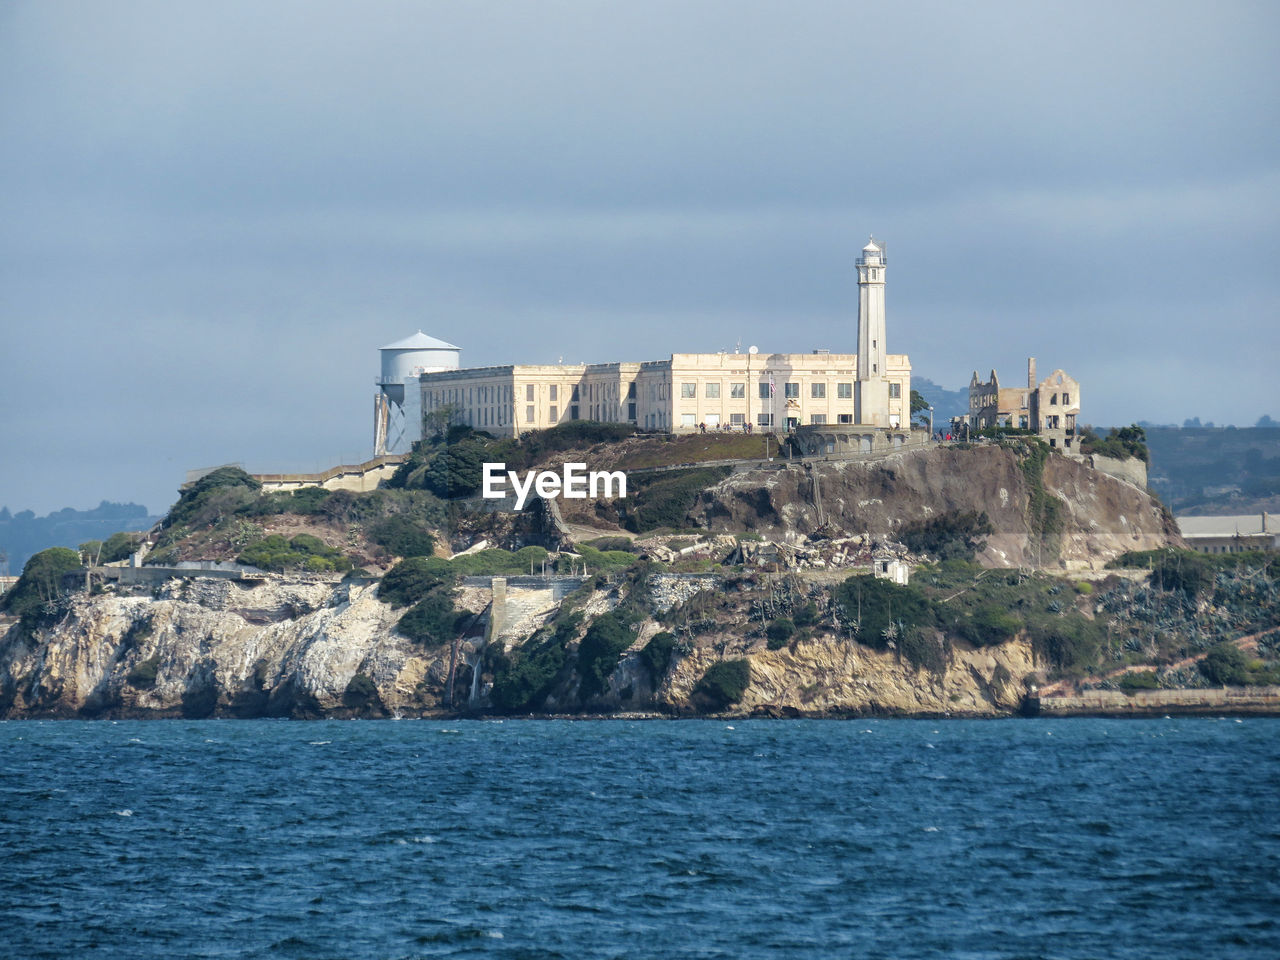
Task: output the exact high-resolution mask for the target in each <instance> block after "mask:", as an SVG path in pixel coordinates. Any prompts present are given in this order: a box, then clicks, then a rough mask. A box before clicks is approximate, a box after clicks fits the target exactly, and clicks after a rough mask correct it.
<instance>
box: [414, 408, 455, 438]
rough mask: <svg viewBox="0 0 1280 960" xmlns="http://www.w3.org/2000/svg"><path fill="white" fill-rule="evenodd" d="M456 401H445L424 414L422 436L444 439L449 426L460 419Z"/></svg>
mask: <svg viewBox="0 0 1280 960" xmlns="http://www.w3.org/2000/svg"><path fill="white" fill-rule="evenodd" d="M458 412H459V408H458V405H457V404H456V403H445V404H441V405H440V406H438V407H436V408H435V409H434V410H428V411H427V412H426V413H424V414H423V415H422V438H423V439H424V440H431V441H433V442H437V441H439V440H442V439H444V436H445V434H446V433H447V432H448V430H449V428H450V427H452V426H453V425H454V424H455V423H456V422H457V420H458Z"/></svg>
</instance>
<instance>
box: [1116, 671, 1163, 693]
mask: <svg viewBox="0 0 1280 960" xmlns="http://www.w3.org/2000/svg"><path fill="white" fill-rule="evenodd" d="M1116 685H1117V686H1119V687H1120V689H1121V690H1159V689H1160V681H1159V680H1158V679H1157V678H1156V672H1155V671H1154V670H1130V671H1129V672H1128V673H1126V674H1124V675H1123V676H1121V677H1120V679H1119V680H1117V681H1116Z"/></svg>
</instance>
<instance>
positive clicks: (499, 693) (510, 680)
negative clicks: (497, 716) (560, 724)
mask: <svg viewBox="0 0 1280 960" xmlns="http://www.w3.org/2000/svg"><path fill="white" fill-rule="evenodd" d="M581 622H582V614H581V613H573V614H570V615H569V616H568V617H566V618H565V619H564V620H563V621H562V622H560V623H558V624H557V625H556V628H555V630H554V631H553V632H552V633H551V635H550V636H548V637H546V639H544V640H543V641H542V642H541V643H539V644H538V645H537V646H535V647H533V649H532V650H528V651H526V650H525V649H523V648H522V649H521V650H520V651H519V652H518V653H515V652H514V651H513V653H514V654H515V659H514V660H509V659H507V658H506V657H504V656H502V655H501V654H500V653H499V654H496V662H495V663H494V675H493V689H492V691H491V692H490V695H489V696H490V700H491V702H492V703H493V705H494V707H495V708H496V709H498V710H500V711H502V712H504V713H524V712H527V711H530V710H536V709H537V708H538V707H539V706H540V705H541V704H542V702H543V701H544V700H546V698H547V696H548V695H549V694H550V693H551V689H552V687H554V686H555V683H556V679H557V678H558V677H559V675H560V672H561V671H562V670H563V669H564V668H565V666H566V665H567V664H568V662H569V652H568V645H569V641H570V640H572V639H573V637H574V635H575V634H576V633H577V630H578V626H579V624H581ZM531 645H532V641H530V643H529V644H526V645H525V646H526V647H528V646H531Z"/></svg>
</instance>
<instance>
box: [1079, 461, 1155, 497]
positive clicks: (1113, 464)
mask: <svg viewBox="0 0 1280 960" xmlns="http://www.w3.org/2000/svg"><path fill="white" fill-rule="evenodd" d="M1089 466H1091V467H1093V469H1095V470H1097V471H1098V472H1099V473H1105V474H1106V475H1107V476H1109V477H1115V478H1116V479H1117V480H1123V481H1124V482H1125V483H1131V484H1133V485H1134V486H1135V487H1137V488H1138V489H1139V490H1145V489H1147V465H1146V464H1145V463H1143V462H1142V461H1141V460H1139V459H1138V458H1137V457H1130V458H1129V459H1127V460H1117V459H1115V458H1114V457H1102V456H1099V455H1098V454H1096V453H1094V454H1090V456H1089Z"/></svg>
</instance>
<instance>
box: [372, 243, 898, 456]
mask: <svg viewBox="0 0 1280 960" xmlns="http://www.w3.org/2000/svg"><path fill="white" fill-rule="evenodd" d="M887 262H888V261H887V257H886V256H885V251H884V248H883V246H881V245H880V244H877V243H876V242H875V240H871V241H870V242H869V243H868V244H867V245H866V246H865V247H863V248H862V252H861V256H859V257H858V259H857V261H856V267H857V271H858V322H857V347H858V352H857V353H831V352H830V351H828V350H814V351H812V352H811V353H771V354H764V353H758V352H756V350H755V348H754V347H753V348H751V350H750V351H748V352H746V353H738V352H734V353H673V354H671V355H670V356H669V357H668V358H666V359H663V360H651V361H645V362H613V363H589V364H564V363H559V364H506V365H503V366H491V367H462V366H461V363H460V362H459V359H458V357H459V356H460V353H461V351H460V349H459V348H458V347H454V346H453V345H452V344H446V343H444V342H443V341H438V340H434V338H431V337H427V336H426V335H425V334H421V333H419V334H418V337H411V338H409V339H408V340H405V341H400V342H398V343H395V344H391V345H390V346H388V347H384V348H383V351H382V352H383V376H382V378H381V379H380V380H379V382H378V386H379V394H378V401H377V402H378V406H377V408H376V417H375V430H374V452H375V454H382V453H387V452H398V451H400V450H404V449H407V448H408V446H409V445H410V444H411V443H412V442H413V441H414V440H418V439H421V433H420V429H421V421H422V417H423V416H424V415H427V414H430V413H433V412H439V411H443V410H448V411H450V413H451V415H452V417H453V419H454V421H455V422H457V423H462V424H466V425H468V426H471V427H474V428H475V429H477V430H484V431H487V432H488V433H492V434H494V435H497V436H509V437H515V436H519V435H520V434H521V433H524V432H525V431H528V430H543V429H546V428H548V427H554V426H556V425H558V424H561V423H567V422H571V421H573V420H598V421H603V422H606V423H630V424H634V425H635V426H636V427H637V428H639V429H641V430H654V431H662V432H667V433H691V432H694V431H697V430H699V429H701V428H702V427H703V426H704V425H705V427H706V429H707V430H709V431H710V430H718V429H734V430H743V429H745V428H746V426H747V425H748V424H750V425H751V428H752V429H761V430H767V431H780V430H786V431H789V430H795V429H797V428H799V427H801V426H809V425H813V424H818V425H827V424H830V425H839V424H847V425H851V426H852V425H859V426H864V427H871V428H876V429H885V430H909V429H910V420H911V362H910V359H909V358H908V356H907V355H906V354H891V353H889V352H888V347H887V341H886V324H885V270H886V266H887ZM418 338H422V342H421V345H420V346H416V345H415V343H416V342H417V341H418ZM428 341H429V342H428ZM415 386H416V390H415ZM415 393H416V398H414V397H413V396H412V395H414V394H415ZM415 401H416V402H415Z"/></svg>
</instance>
